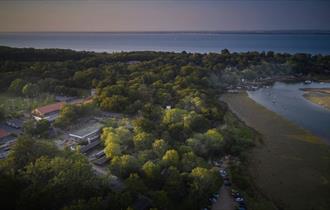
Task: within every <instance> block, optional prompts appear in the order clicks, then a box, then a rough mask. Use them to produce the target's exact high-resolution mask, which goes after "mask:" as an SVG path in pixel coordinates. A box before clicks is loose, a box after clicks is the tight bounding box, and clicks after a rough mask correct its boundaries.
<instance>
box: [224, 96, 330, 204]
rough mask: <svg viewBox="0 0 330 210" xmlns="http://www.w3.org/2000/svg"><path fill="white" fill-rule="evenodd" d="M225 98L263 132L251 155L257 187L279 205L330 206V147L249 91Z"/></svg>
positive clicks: (252, 171)
mask: <svg viewBox="0 0 330 210" xmlns="http://www.w3.org/2000/svg"><path fill="white" fill-rule="evenodd" d="M222 100H223V101H225V102H226V103H227V104H228V105H229V107H230V108H231V110H232V111H233V112H234V113H235V114H236V115H237V116H238V117H239V118H240V119H242V120H243V121H244V122H245V123H246V124H247V125H248V126H250V127H252V128H254V129H256V130H257V131H258V132H259V133H260V134H261V135H262V138H263V143H262V144H258V145H257V146H256V147H255V148H254V149H252V151H251V153H250V155H249V158H248V159H249V172H250V174H251V176H252V177H253V178H254V181H255V185H256V187H257V188H258V189H259V190H260V191H262V193H264V194H265V195H266V196H267V197H268V198H269V199H271V200H272V201H273V202H274V203H275V204H276V205H277V206H278V208H279V209H285V210H287V209H288V210H296V209H299V210H326V209H330V199H329V198H330V183H329V181H330V147H329V146H328V145H325V144H323V142H322V140H321V139H319V138H317V137H316V136H313V135H311V134H310V133H309V132H307V131H305V130H303V129H301V128H299V127H297V126H296V125H294V124H292V123H290V122H288V121H287V120H285V119H284V118H282V117H280V116H279V115H277V114H275V113H273V112H271V111H269V110H267V109H266V108H264V107H263V106H261V105H259V104H257V103H255V102H254V101H253V100H252V99H250V98H249V97H248V96H247V94H245V93H242V94H226V95H224V96H223V97H222Z"/></svg>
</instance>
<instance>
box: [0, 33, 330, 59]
mask: <svg viewBox="0 0 330 210" xmlns="http://www.w3.org/2000/svg"><path fill="white" fill-rule="evenodd" d="M0 45H6V46H12V47H34V48H65V49H74V50H91V51H97V52H103V51H105V52H116V51H140V50H154V51H174V52H181V51H183V50H185V51H188V52H202V53H204V52H219V51H220V50H222V49H224V48H227V49H229V50H230V51H236V52H243V51H269V50H272V51H275V52H288V53H296V52H305V53H312V54H316V53H321V54H330V34H238V33H236V34H235V33H233V34H228V33H174V32H173V33H0Z"/></svg>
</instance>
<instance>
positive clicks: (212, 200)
mask: <svg viewBox="0 0 330 210" xmlns="http://www.w3.org/2000/svg"><path fill="white" fill-rule="evenodd" d="M209 201H210V202H211V203H215V202H217V199H216V198H213V197H212V198H209Z"/></svg>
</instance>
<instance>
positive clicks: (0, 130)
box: [0, 128, 10, 138]
mask: <svg viewBox="0 0 330 210" xmlns="http://www.w3.org/2000/svg"><path fill="white" fill-rule="evenodd" d="M9 135H10V133H8V132H7V131H5V130H3V129H1V128H0V138H3V137H6V136H9Z"/></svg>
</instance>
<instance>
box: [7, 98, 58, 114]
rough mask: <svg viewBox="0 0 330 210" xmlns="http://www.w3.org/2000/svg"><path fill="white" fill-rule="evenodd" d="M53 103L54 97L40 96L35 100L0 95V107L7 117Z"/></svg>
mask: <svg viewBox="0 0 330 210" xmlns="http://www.w3.org/2000/svg"><path fill="white" fill-rule="evenodd" d="M52 102H54V96H52V95H47V94H42V95H40V96H38V97H35V98H26V97H20V96H13V95H11V94H9V93H1V94H0V106H1V107H3V108H4V110H5V113H6V115H7V116H16V115H21V114H23V113H24V112H29V111H31V110H32V109H34V108H36V107H38V106H42V105H46V104H49V103H52Z"/></svg>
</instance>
